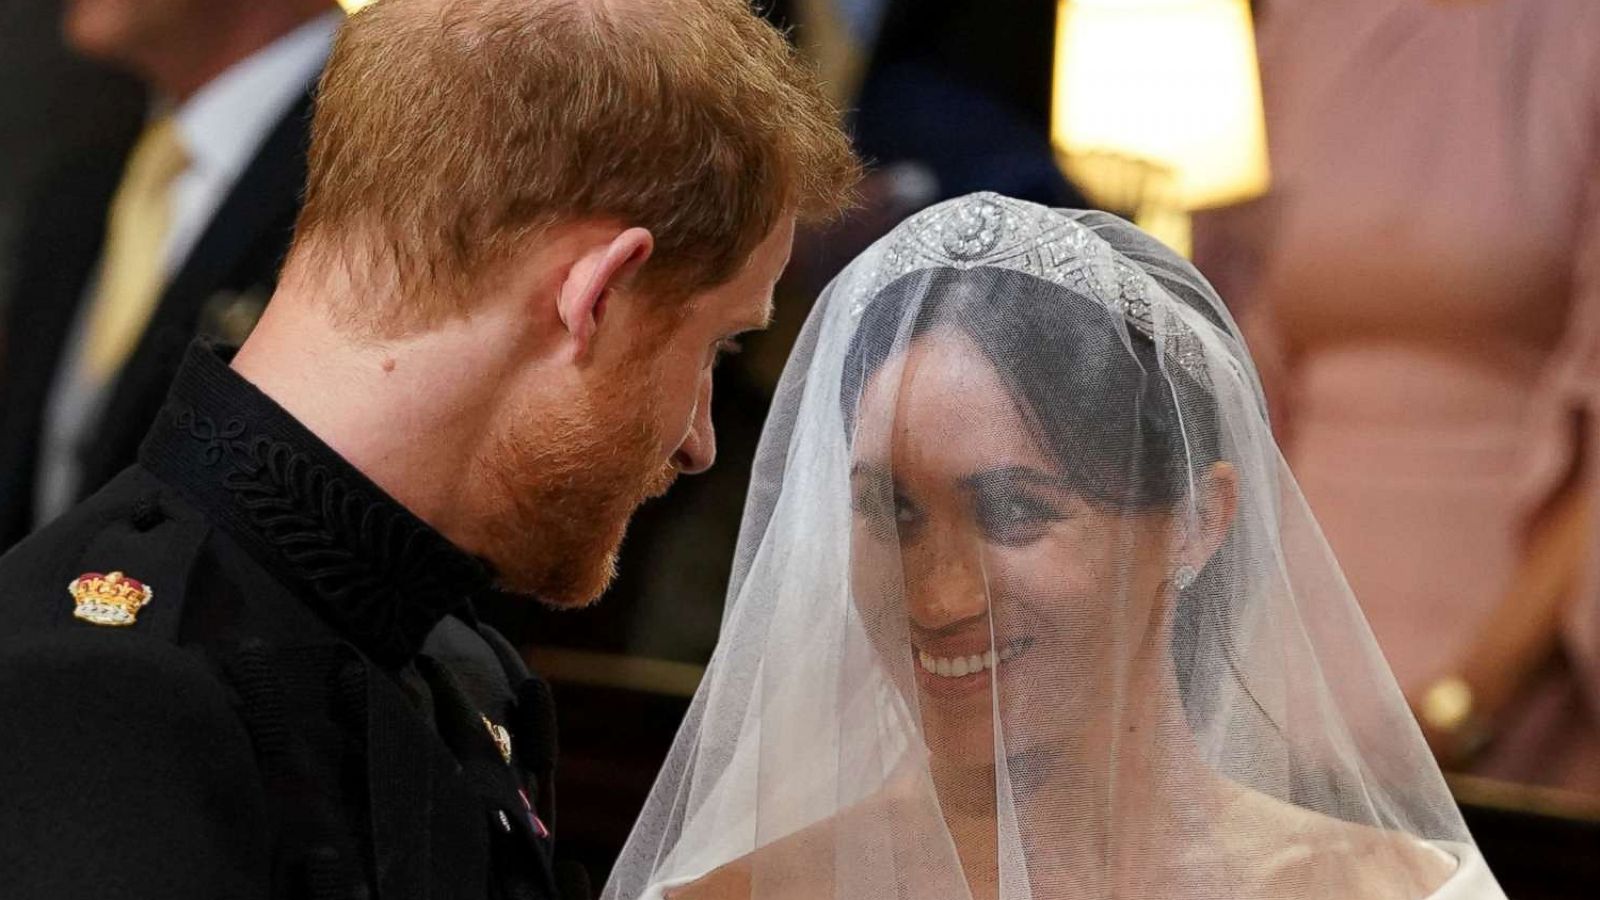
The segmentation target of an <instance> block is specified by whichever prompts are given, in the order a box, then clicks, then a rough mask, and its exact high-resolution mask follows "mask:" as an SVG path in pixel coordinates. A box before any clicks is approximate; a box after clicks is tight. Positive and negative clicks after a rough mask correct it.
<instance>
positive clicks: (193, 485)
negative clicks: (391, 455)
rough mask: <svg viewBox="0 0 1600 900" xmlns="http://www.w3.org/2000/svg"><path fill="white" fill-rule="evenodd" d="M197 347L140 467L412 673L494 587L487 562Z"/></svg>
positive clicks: (341, 625) (325, 613)
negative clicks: (415, 661) (452, 623)
mask: <svg viewBox="0 0 1600 900" xmlns="http://www.w3.org/2000/svg"><path fill="white" fill-rule="evenodd" d="M229 357H231V351H226V350H221V349H219V348H214V347H211V346H208V345H206V344H204V343H202V342H199V341H197V342H195V343H194V344H193V345H191V346H190V348H189V351H188V353H187V355H186V356H185V358H184V361H183V366H182V368H181V369H180V370H179V371H178V376H177V380H176V381H174V383H173V386H172V391H171V393H170V394H169V395H168V397H167V403H166V405H165V406H164V407H162V410H161V415H160V416H159V417H158V418H157V420H156V424H155V426H154V427H153V428H152V429H151V431H150V434H149V436H148V437H146V438H145V442H144V446H143V447H141V448H140V452H139V461H140V462H141V463H142V464H143V465H144V466H145V468H147V469H149V470H151V471H152V472H154V473H155V474H156V475H158V476H160V477H161V478H162V479H163V480H165V481H167V482H169V483H171V484H172V485H174V486H175V487H177V488H178V489H180V490H182V491H183V492H184V493H185V494H186V495H187V496H188V497H189V498H190V499H192V500H193V501H195V502H196V503H197V504H198V505H199V506H200V508H201V510H202V511H203V512H204V513H205V514H206V515H207V517H208V518H210V519H211V520H212V521H213V522H215V523H217V524H218V525H220V526H221V527H222V528H223V529H225V530H226V531H227V532H228V533H229V534H230V535H231V536H232V537H234V538H235V539H237V540H238V541H239V542H240V543H241V544H243V545H244V547H245V548H246V550H247V551H248V552H249V553H250V554H251V556H253V557H254V558H255V559H256V560H257V561H258V562H260V563H261V564H262V565H264V566H266V567H267V569H268V570H269V571H271V572H272V573H273V574H275V575H276V576H278V577H279V578H280V579H282V580H283V581H284V582H285V583H286V584H287V585H288V586H289V587H290V588H291V590H293V591H294V592H295V594H297V595H298V596H300V597H302V598H304V599H305V600H306V602H307V603H308V604H309V605H311V606H312V608H313V609H315V610H316V611H317V612H318V613H319V614H320V615H321V616H322V617H323V618H324V619H326V620H327V621H329V622H330V623H332V624H333V626H334V627H335V628H337V629H338V630H339V631H340V632H341V633H342V634H343V636H344V637H345V638H346V639H348V640H349V641H351V642H352V643H354V644H355V645H356V646H358V647H360V648H361V650H362V651H363V652H365V653H366V654H367V655H368V656H370V657H372V659H373V660H375V661H376V662H378V663H380V664H382V665H388V666H398V665H403V664H404V663H405V662H407V661H408V660H410V659H411V658H412V657H413V656H415V655H416V653H417V651H418V650H420V649H421V647H422V642H423V640H424V639H425V638H426V637H427V635H428V632H430V631H432V630H433V627H434V626H435V625H437V624H438V623H439V620H440V619H442V618H444V617H445V616H446V615H448V614H450V613H453V612H454V613H458V614H462V615H464V616H465V617H467V618H468V619H469V620H470V619H471V617H472V613H471V601H472V600H473V599H474V598H477V597H481V596H484V595H486V594H489V593H491V592H492V591H493V586H492V578H491V572H490V570H489V568H488V566H487V565H485V564H484V563H483V562H482V561H480V560H479V559H477V558H475V557H473V556H471V555H469V554H467V553H466V552H465V551H463V550H461V549H460V548H458V547H456V546H455V545H454V544H452V543H450V541H449V540H447V539H446V538H445V537H444V536H443V535H441V534H439V532H437V531H435V530H433V528H432V527H430V526H429V525H428V524H427V523H426V522H423V521H422V520H421V519H419V518H417V517H416V516H415V515H414V514H413V513H412V512H411V511H410V510H408V509H406V508H405V507H404V506H401V505H400V503H399V502H398V501H396V500H395V499H394V498H392V497H390V496H389V495H388V494H385V493H384V492H383V491H382V490H381V489H380V488H379V487H378V486H377V485H375V484H373V483H372V481H371V480H370V479H368V478H367V477H366V476H365V475H363V474H361V472H360V471H358V470H357V469H356V468H355V467H354V466H352V465H351V464H350V463H348V462H346V461H345V460H344V458H343V457H341V456H339V454H338V453H335V452H334V451H333V449H332V448H331V447H329V446H328V445H327V444H324V443H323V442H322V441H321V440H320V439H318V438H317V436H316V435H314V434H312V433H311V432H310V431H309V430H307V429H306V427H305V426H303V425H301V424H300V423H299V422H298V421H296V420H295V419H294V417H293V416H291V415H289V413H288V412H287V411H286V410H284V409H283V407H281V406H279V405H278V404H276V403H274V402H273V401H272V399H271V398H269V397H267V395H266V394H263V393H262V392H261V391H260V390H258V389H257V388H256V387H255V385H252V384H251V383H250V382H248V381H246V380H245V379H244V378H243V377H242V376H240V375H239V374H238V373H237V372H234V371H233V369H231V368H229V366H228V358H229Z"/></svg>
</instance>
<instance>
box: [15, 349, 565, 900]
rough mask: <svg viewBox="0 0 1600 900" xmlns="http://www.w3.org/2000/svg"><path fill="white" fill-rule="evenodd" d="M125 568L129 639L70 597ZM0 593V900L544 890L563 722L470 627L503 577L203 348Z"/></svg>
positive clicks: (551, 877)
mask: <svg viewBox="0 0 1600 900" xmlns="http://www.w3.org/2000/svg"><path fill="white" fill-rule="evenodd" d="M112 572H121V573H124V576H123V578H124V580H123V581H122V582H121V583H122V584H123V585H124V586H131V585H130V582H128V581H127V580H126V579H134V580H136V581H137V582H140V583H142V585H143V586H144V587H148V588H149V589H150V593H148V594H146V595H145V599H146V601H147V602H146V603H145V604H144V605H143V606H139V607H136V608H135V609H132V610H129V612H130V613H131V615H132V618H133V621H131V622H129V621H127V617H126V616H124V617H123V619H122V621H121V622H120V623H118V622H117V621H116V620H115V619H112V618H111V617H110V616H108V615H106V611H107V610H108V609H111V610H115V609H118V608H126V605H125V604H119V602H118V600H119V599H120V598H116V597H113V598H112V599H111V602H105V603H101V604H99V605H98V606H97V605H96V603H95V601H96V600H97V599H99V598H100V597H103V596H104V594H97V593H90V594H86V593H85V592H84V591H83V590H82V585H83V583H84V582H85V581H92V578H90V576H89V573H100V574H101V575H106V574H109V573H112ZM80 576H83V577H81V578H80ZM69 583H71V584H74V585H77V587H76V588H75V589H69V587H68V585H69ZM0 584H4V585H5V586H6V589H5V590H4V591H3V592H0V710H3V718H0V723H3V724H0V797H3V798H4V809H5V812H4V814H3V815H0V896H4V897H5V898H7V900H66V898H79V897H113V896H114V897H139V898H158V897H159V898H163V900H217V898H245V897H249V898H261V900H267V898H274V900H276V898H286V900H287V898H295V900H352V898H357V897H365V898H369V900H370V898H376V900H423V898H445V897H449V898H459V900H474V898H483V900H490V898H494V900H551V898H554V897H556V896H557V895H558V891H557V887H556V880H555V877H556V876H555V869H554V868H553V864H552V859H551V854H552V850H553V842H552V838H551V831H550V829H551V827H553V826H554V819H553V817H552V814H551V796H550V773H551V766H552V761H553V759H554V754H555V748H554V731H553V728H554V724H553V719H552V718H551V716H552V712H553V710H552V707H551V705H550V701H549V694H548V689H547V688H545V687H544V685H543V683H542V682H540V681H539V680H538V679H536V678H533V677H531V676H530V675H529V673H528V671H527V669H526V668H525V667H524V666H523V663H522V661H521V660H520V659H519V658H518V656H517V654H516V652H515V651H514V650H512V649H511V647H510V645H509V644H507V643H506V642H505V641H504V640H503V639H501V638H500V637H499V636H498V635H497V634H495V633H494V632H493V631H491V630H489V629H488V628H486V627H483V626H481V625H479V624H478V622H477V619H476V616H475V613H474V608H475V605H476V602H477V601H478V600H480V599H482V598H483V597H485V596H487V595H490V594H492V593H493V592H494V587H493V583H492V573H491V572H490V571H489V569H488V567H487V566H485V565H484V564H483V563H482V562H480V561H479V560H477V559H475V558H474V557H472V556H470V555H468V554H466V553H464V552H463V551H461V550H460V549H458V548H456V547H455V546H454V545H453V544H451V543H450V542H449V541H448V540H447V539H446V538H445V537H443V536H442V535H440V534H439V533H438V532H436V531H434V530H433V529H432V528H430V527H429V526H428V525H427V524H426V523H424V522H423V521H422V520H421V519H418V518H417V517H416V516H415V515H413V514H411V512H410V511H409V510H407V509H406V508H405V507H403V506H402V505H401V504H399V503H398V502H397V501H395V500H394V499H392V498H391V497H389V496H388V495H387V494H385V493H384V492H383V491H382V489H380V488H378V487H377V486H376V485H375V484H373V483H372V482H371V481H370V480H369V479H367V478H366V477H365V476H364V475H363V474H362V473H361V472H359V471H358V470H356V469H355V468H354V467H352V466H351V465H350V464H349V463H347V462H346V461H345V460H343V459H342V458H341V457H339V455H338V454H337V453H335V452H334V451H333V450H332V449H330V448H329V447H328V446H327V445H326V444H323V443H322V442H321V441H319V440H318V439H317V438H316V436H315V435H313V434H312V433H311V432H309V431H307V430H306V429H305V428H304V427H303V426H302V425H300V423H299V422H297V421H295V420H294V419H293V418H292V417H291V416H290V415H289V414H288V413H287V412H286V411H284V410H283V409H282V408H281V407H279V406H277V405H276V404H275V403H273V402H272V401H271V400H270V399H269V398H268V397H267V396H266V395H264V394H262V393H261V392H260V391H259V390H257V389H256V388H254V387H253V386H252V385H250V384H249V383H248V382H246V381H245V380H244V379H243V378H241V377H240V376H239V375H238V374H237V373H235V372H233V370H232V369H230V368H229V367H228V364H227V361H226V359H225V358H223V357H222V356H220V355H218V354H217V353H216V352H214V351H213V350H212V349H211V348H209V347H205V346H197V347H196V348H195V349H194V350H193V351H192V352H190V353H189V354H187V358H186V360H185V362H184V364H183V367H182V368H181V369H180V371H179V373H178V376H177V378H176V380H175V382H174V385H173V389H172V394H171V399H170V400H169V402H168V403H167V405H166V406H165V407H164V408H163V409H162V411H161V413H160V414H159V415H158V416H157V418H156V424H155V426H154V427H153V429H152V430H151V432H150V437H149V439H148V440H147V441H146V443H145V444H144V447H143V449H142V451H141V453H140V457H139V463H138V464H136V465H134V466H132V467H130V468H129V469H127V470H126V471H124V472H123V473H122V474H121V475H118V476H117V477H116V478H115V479H113V481H112V482H111V483H110V484H109V485H107V486H106V487H105V488H104V489H102V490H101V491H100V492H99V493H97V494H95V495H94V496H93V497H91V498H90V499H89V500H87V501H85V502H84V503H82V504H80V505H79V506H77V507H76V508H74V509H73V510H71V511H70V512H68V513H67V514H66V515H64V516H62V517H61V518H60V519H58V520H56V521H55V522H53V523H51V524H50V525H48V526H46V527H45V528H44V529H42V530H40V531H39V532H37V533H35V534H34V535H32V536H30V537H29V538H27V539H26V540H24V541H22V542H21V543H19V544H18V545H17V546H16V547H14V548H13V549H12V550H11V552H9V553H7V554H6V555H5V556H4V557H0ZM139 593H142V591H138V590H136V591H135V592H134V596H135V598H137V596H138V594H139ZM567 882H568V884H569V885H571V886H572V887H571V889H564V890H562V891H561V893H562V894H564V895H565V896H566V897H568V898H569V900H581V896H582V894H581V893H579V892H578V891H581V888H582V879H581V878H569V879H567Z"/></svg>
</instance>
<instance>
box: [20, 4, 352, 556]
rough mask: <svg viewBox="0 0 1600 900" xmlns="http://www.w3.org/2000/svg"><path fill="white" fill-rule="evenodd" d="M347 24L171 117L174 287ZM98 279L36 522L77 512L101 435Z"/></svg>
mask: <svg viewBox="0 0 1600 900" xmlns="http://www.w3.org/2000/svg"><path fill="white" fill-rule="evenodd" d="M342 21H344V14H343V13H341V12H339V11H338V10H332V11H329V12H328V13H326V14H324V15H321V16H318V17H317V18H315V19H312V20H310V21H308V22H306V23H305V24H303V25H301V26H300V27H298V28H296V29H295V30H293V31H291V32H289V33H288V34H285V35H283V36H282V37H280V38H278V39H277V40H276V41H273V42H272V43H271V44H268V45H267V46H265V47H263V48H261V49H260V50H258V51H256V52H255V53H253V54H251V55H250V56H248V57H246V58H245V59H243V60H241V61H239V62H238V63H235V64H234V65H233V66H232V67H230V68H229V69H228V70H227V71H225V72H223V73H222V74H221V75H218V76H217V77H216V78H213V79H212V80H211V81H210V82H208V83H207V84H206V85H205V86H204V87H202V88H201V89H200V90H198V91H196V92H195V93H194V95H193V96H191V97H190V98H189V99H188V100H186V101H185V102H184V103H183V104H182V105H181V106H179V107H178V109H177V110H176V111H175V112H173V113H172V115H173V118H174V119H175V121H176V123H177V126H178V133H179V135H181V137H182V140H183V149H184V152H185V154H187V156H188V159H189V166H188V168H186V169H185V170H184V172H183V174H182V175H179V176H178V178H177V180H175V181H174V182H173V184H172V187H171V188H170V189H169V190H170V191H171V195H170V200H171V210H172V213H171V219H170V220H169V225H168V229H167V236H166V239H165V241H164V247H163V254H162V255H163V258H164V268H165V277H166V279H167V280H168V281H169V282H170V281H171V279H172V278H173V276H175V275H176V274H177V273H178V271H179V270H180V269H182V268H183V264H184V262H185V261H186V260H187V259H188V258H189V254H190V253H191V252H193V250H194V247H195V244H196V243H197V242H199V240H200V236H201V235H203V234H204V233H205V232H206V229H207V228H208V226H210V224H211V220H212V218H213V217H214V216H215V215H216V213H217V208H218V207H219V206H221V205H222V201H223V200H224V199H225V198H226V197H227V196H228V192H229V191H230V190H232V189H233V186H234V184H235V183H236V182H237V181H238V180H239V176H240V175H242V174H243V173H244V169H245V167H246V166H248V165H249V164H250V161H251V160H252V159H253V158H254V157H255V155H256V153H257V152H258V151H259V150H260V149H261V144H262V143H263V142H264V141H265V140H266V139H267V136H268V135H269V134H270V133H271V132H272V130H273V128H274V126H276V125H277V124H278V122H279V120H281V119H282V118H283V116H284V114H285V113H287V112H288V111H289V108H290V107H291V106H292V105H293V104H294V103H295V101H296V100H298V99H299V98H300V96H301V95H302V94H304V93H305V91H306V88H307V87H309V86H310V84H311V81H312V79H314V78H316V77H317V75H318V73H320V72H321V71H322V66H323V64H324V63H325V62H327V59H328V51H329V50H330V49H331V48H332V46H333V37H334V34H335V33H336V32H337V31H338V29H339V23H340V22H342ZM159 112H160V111H159V109H158V114H159ZM99 280H100V279H99V276H98V274H97V275H96V276H95V277H93V278H91V279H89V285H88V289H87V294H86V296H85V298H84V302H83V303H81V304H79V311H78V317H77V320H76V322H75V323H74V324H73V328H72V333H71V335H70V337H69V338H68V341H67V348H66V352H64V353H63V354H62V358H61V364H60V367H59V368H58V369H57V370H56V377H55V380H54V381H53V382H52V384H51V388H50V397H49V399H48V400H47V401H46V405H45V414H44V434H43V435H42V436H41V441H40V447H39V466H38V478H37V479H36V483H35V486H34V524H35V526H39V525H43V524H44V523H46V522H48V521H50V520H51V519H54V518H55V517H56V516H58V515H60V514H61V513H63V512H66V511H67V509H68V508H70V507H71V506H72V502H73V499H74V498H75V497H76V495H77V492H78V483H79V481H80V479H81V476H82V473H81V472H80V471H79V468H80V467H79V464H78V454H79V450H78V447H79V444H80V442H81V441H83V440H84V439H86V438H87V437H89V436H90V435H92V434H93V433H94V425H95V423H97V422H98V421H99V418H100V413H101V409H102V407H103V406H104V405H105V402H106V399H107V395H108V394H109V393H110V389H111V387H112V385H113V384H114V382H115V378H113V379H111V380H110V381H107V382H104V383H94V382H93V381H92V380H90V379H88V378H87V377H85V373H84V369H85V367H84V365H83V358H82V355H83V353H84V351H85V349H86V348H85V346H84V345H85V343H86V341H85V337H86V331H87V330H88V327H89V319H90V313H91V310H92V309H93V306H94V297H95V294H96V292H97V291H98V289H99Z"/></svg>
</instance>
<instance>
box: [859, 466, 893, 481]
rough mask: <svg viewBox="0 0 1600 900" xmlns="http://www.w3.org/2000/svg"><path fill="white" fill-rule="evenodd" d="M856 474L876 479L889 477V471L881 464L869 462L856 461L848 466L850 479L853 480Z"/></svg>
mask: <svg viewBox="0 0 1600 900" xmlns="http://www.w3.org/2000/svg"><path fill="white" fill-rule="evenodd" d="M858 475H859V476H862V477H866V478H873V479H878V480H883V479H887V478H888V477H889V473H888V472H886V471H884V469H883V467H882V466H877V465H874V464H872V463H869V462H857V463H856V464H854V465H852V466H851V467H850V480H851V481H855V480H856V476H858Z"/></svg>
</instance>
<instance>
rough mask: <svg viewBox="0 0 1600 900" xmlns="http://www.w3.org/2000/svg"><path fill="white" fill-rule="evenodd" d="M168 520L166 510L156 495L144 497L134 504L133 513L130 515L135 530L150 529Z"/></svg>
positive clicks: (129, 519) (129, 518)
mask: <svg viewBox="0 0 1600 900" xmlns="http://www.w3.org/2000/svg"><path fill="white" fill-rule="evenodd" d="M166 520H167V513H166V511H165V510H163V509H162V508H161V503H160V501H158V500H157V499H156V498H154V497H144V498H142V499H140V500H139V501H138V502H137V503H135V504H133V513H132V514H131V515H130V516H128V521H129V522H130V523H131V524H132V525H133V528H134V530H135V531H149V530H150V529H152V528H154V527H156V526H157V525H160V524H161V523H162V522H165V521H166Z"/></svg>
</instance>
